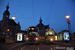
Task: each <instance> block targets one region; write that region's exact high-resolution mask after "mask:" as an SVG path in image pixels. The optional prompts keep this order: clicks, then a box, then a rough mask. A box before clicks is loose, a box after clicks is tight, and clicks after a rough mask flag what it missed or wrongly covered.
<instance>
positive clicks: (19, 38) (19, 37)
mask: <svg viewBox="0 0 75 50" xmlns="http://www.w3.org/2000/svg"><path fill="white" fill-rule="evenodd" d="M22 36H23V34H22V33H17V41H22Z"/></svg>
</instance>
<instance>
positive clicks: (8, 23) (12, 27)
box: [0, 5, 21, 39]
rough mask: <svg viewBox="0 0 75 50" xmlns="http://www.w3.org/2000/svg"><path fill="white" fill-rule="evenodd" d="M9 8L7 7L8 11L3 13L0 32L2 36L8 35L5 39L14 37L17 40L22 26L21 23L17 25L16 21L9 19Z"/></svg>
mask: <svg viewBox="0 0 75 50" xmlns="http://www.w3.org/2000/svg"><path fill="white" fill-rule="evenodd" d="M8 9H9V6H8V5H7V6H6V10H5V11H4V13H3V19H2V20H1V21H0V32H2V33H1V34H4V35H6V36H5V37H8V38H9V37H12V38H13V39H15V34H16V33H17V32H20V30H21V26H20V23H19V22H18V23H16V22H15V21H14V20H12V19H9V16H10V12H9V11H8Z"/></svg>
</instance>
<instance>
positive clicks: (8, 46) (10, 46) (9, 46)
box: [0, 42, 25, 50]
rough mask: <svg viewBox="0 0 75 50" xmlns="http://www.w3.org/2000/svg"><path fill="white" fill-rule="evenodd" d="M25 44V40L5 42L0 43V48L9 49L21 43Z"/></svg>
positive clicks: (0, 49) (1, 49)
mask: <svg viewBox="0 0 75 50" xmlns="http://www.w3.org/2000/svg"><path fill="white" fill-rule="evenodd" d="M23 44H25V42H15V43H12V44H6V43H3V42H2V43H0V50H11V49H12V48H14V47H19V46H21V45H23Z"/></svg>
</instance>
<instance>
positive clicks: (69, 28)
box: [66, 15, 71, 43]
mask: <svg viewBox="0 0 75 50" xmlns="http://www.w3.org/2000/svg"><path fill="white" fill-rule="evenodd" d="M66 18H67V19H66V21H67V23H68V30H69V35H70V43H71V23H70V20H69V18H70V16H69V15H67V16H66Z"/></svg>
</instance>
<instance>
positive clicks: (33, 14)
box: [32, 0, 36, 24]
mask: <svg viewBox="0 0 75 50" xmlns="http://www.w3.org/2000/svg"><path fill="white" fill-rule="evenodd" d="M32 15H33V20H34V8H33V0H32ZM34 23H35V24H36V22H35V20H34Z"/></svg>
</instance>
